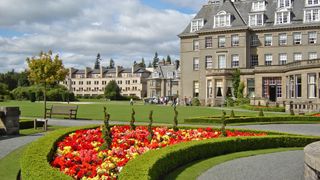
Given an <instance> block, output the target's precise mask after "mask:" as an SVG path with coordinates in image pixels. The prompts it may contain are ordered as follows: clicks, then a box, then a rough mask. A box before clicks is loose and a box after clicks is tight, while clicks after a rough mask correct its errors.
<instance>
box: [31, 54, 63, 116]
mask: <svg viewBox="0 0 320 180" xmlns="http://www.w3.org/2000/svg"><path fill="white" fill-rule="evenodd" d="M27 63H28V66H29V69H28V77H29V80H30V81H32V82H34V83H35V84H43V86H44V90H43V96H44V98H43V99H44V118H46V108H47V99H46V91H47V85H50V84H54V83H56V82H59V81H63V80H65V78H66V75H67V73H68V70H67V69H65V68H64V66H63V64H62V60H61V59H60V58H59V56H58V55H55V56H54V57H53V55H52V52H51V51H49V52H48V53H43V52H41V53H40V54H39V57H32V58H27Z"/></svg>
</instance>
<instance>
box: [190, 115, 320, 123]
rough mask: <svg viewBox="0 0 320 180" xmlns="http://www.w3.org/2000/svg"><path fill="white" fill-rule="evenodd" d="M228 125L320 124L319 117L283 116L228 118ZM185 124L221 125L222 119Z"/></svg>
mask: <svg viewBox="0 0 320 180" xmlns="http://www.w3.org/2000/svg"><path fill="white" fill-rule="evenodd" d="M225 121H226V123H227V124H232V123H249V122H283V121H288V122H290V121H313V122H319V123H320V118H319V117H313V116H283V117H240V118H228V119H226V120H225ZM184 122H185V123H221V118H210V117H199V118H197V117H196V118H188V119H185V120H184Z"/></svg>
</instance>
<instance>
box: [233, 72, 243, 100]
mask: <svg viewBox="0 0 320 180" xmlns="http://www.w3.org/2000/svg"><path fill="white" fill-rule="evenodd" d="M240 74H241V72H240V69H236V70H235V71H234V73H233V74H232V87H233V94H234V96H235V97H236V98H237V97H238V87H239V83H240Z"/></svg>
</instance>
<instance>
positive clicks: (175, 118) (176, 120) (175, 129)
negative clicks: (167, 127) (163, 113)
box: [173, 107, 179, 131]
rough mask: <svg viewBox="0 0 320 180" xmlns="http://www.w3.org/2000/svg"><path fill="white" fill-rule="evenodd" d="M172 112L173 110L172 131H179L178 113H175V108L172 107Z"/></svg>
mask: <svg viewBox="0 0 320 180" xmlns="http://www.w3.org/2000/svg"><path fill="white" fill-rule="evenodd" d="M173 110H174V119H173V130H174V131H179V128H178V111H177V109H176V107H174V108H173Z"/></svg>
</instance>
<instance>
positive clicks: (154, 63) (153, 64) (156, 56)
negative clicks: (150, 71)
mask: <svg viewBox="0 0 320 180" xmlns="http://www.w3.org/2000/svg"><path fill="white" fill-rule="evenodd" d="M159 61H160V59H159V57H158V53H157V52H156V53H154V58H153V62H152V67H154V68H156V67H158V64H159Z"/></svg>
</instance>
